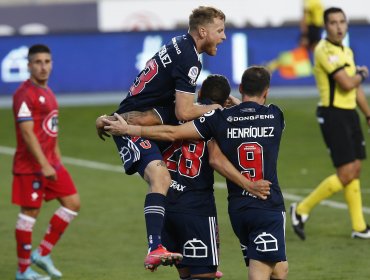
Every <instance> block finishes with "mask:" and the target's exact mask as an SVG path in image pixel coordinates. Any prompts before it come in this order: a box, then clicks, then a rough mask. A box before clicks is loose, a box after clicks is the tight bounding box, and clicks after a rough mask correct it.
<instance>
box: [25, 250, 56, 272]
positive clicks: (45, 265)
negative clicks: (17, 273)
mask: <svg viewBox="0 0 370 280" xmlns="http://www.w3.org/2000/svg"><path fill="white" fill-rule="evenodd" d="M31 260H32V262H33V263H34V264H36V265H37V266H38V267H39V268H41V269H43V270H44V271H46V272H47V273H48V274H49V275H50V276H51V277H53V278H61V277H62V273H61V272H60V271H59V270H58V269H57V268H56V267H55V266H54V263H53V261H52V259H51V257H50V254H49V255H46V256H41V255H40V254H39V252H38V250H37V249H36V250H35V251H33V253H32V254H31Z"/></svg>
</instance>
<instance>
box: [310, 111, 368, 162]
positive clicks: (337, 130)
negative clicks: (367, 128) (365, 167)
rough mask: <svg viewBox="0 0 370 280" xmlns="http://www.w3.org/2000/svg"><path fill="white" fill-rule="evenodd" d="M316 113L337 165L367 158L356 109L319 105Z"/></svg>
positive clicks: (326, 142) (332, 157)
mask: <svg viewBox="0 0 370 280" xmlns="http://www.w3.org/2000/svg"><path fill="white" fill-rule="evenodd" d="M316 115H317V120H318V122H319V124H320V128H321V132H322V135H323V137H324V140H325V144H326V146H327V147H328V149H329V151H330V156H331V159H332V161H333V164H334V166H335V167H340V166H342V165H344V164H347V163H350V162H353V161H355V160H356V159H359V160H362V159H365V158H366V150H365V140H364V136H363V134H362V130H361V125H360V118H359V116H358V113H357V111H356V110H355V109H353V110H347V109H339V108H334V107H318V108H317V111H316Z"/></svg>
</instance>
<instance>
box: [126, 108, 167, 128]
mask: <svg viewBox="0 0 370 280" xmlns="http://www.w3.org/2000/svg"><path fill="white" fill-rule="evenodd" d="M121 116H122V118H123V119H124V120H125V121H126V122H127V123H128V124H130V125H155V124H161V119H160V118H159V116H158V115H157V114H156V113H155V111H154V110H149V111H145V112H139V111H130V112H127V113H123V114H121Z"/></svg>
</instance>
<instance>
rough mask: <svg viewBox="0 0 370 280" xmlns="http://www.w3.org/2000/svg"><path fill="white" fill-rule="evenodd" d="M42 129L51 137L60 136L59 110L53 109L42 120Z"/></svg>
mask: <svg viewBox="0 0 370 280" xmlns="http://www.w3.org/2000/svg"><path fill="white" fill-rule="evenodd" d="M42 129H43V130H44V131H45V132H46V134H48V135H49V136H51V137H57V136H58V110H53V111H51V112H50V113H49V115H47V117H46V118H45V119H44V121H43V122H42Z"/></svg>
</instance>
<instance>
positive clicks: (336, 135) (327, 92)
mask: <svg viewBox="0 0 370 280" xmlns="http://www.w3.org/2000/svg"><path fill="white" fill-rule="evenodd" d="M324 25H325V29H326V32H327V38H326V39H323V40H321V41H320V42H319V44H318V45H317V46H316V48H315V51H314V64H315V65H314V75H315V78H316V84H317V88H318V90H319V93H320V102H319V106H318V108H317V119H318V122H319V124H320V128H321V132H322V135H323V137H324V140H325V143H326V145H327V147H328V149H329V151H330V156H331V159H332V161H333V164H334V166H335V168H336V173H335V174H333V175H330V176H329V177H327V178H325V179H324V180H323V181H322V182H321V183H320V184H319V185H318V186H317V187H316V189H315V190H314V191H313V192H311V193H310V194H309V195H308V196H307V197H306V198H304V199H303V200H302V201H301V202H299V203H293V204H292V205H291V208H290V211H291V219H292V225H293V229H294V232H295V233H296V234H297V235H298V236H299V237H300V238H301V239H302V240H304V239H305V237H306V236H305V232H304V223H305V222H306V221H307V219H308V216H309V214H310V212H311V210H312V209H313V208H314V207H315V206H316V205H317V204H318V203H319V202H320V201H322V200H324V199H326V198H328V197H330V196H331V195H333V194H334V193H336V192H338V191H341V190H343V191H344V196H345V199H346V202H347V205H348V208H349V214H350V217H351V222H352V234H351V236H352V237H353V238H362V239H370V227H369V225H367V224H366V222H365V219H364V215H363V212H362V199H361V189H360V180H359V178H360V172H361V160H363V159H365V158H366V152H365V141H364V136H363V134H362V131H361V125H360V118H359V115H358V113H357V111H356V105H358V107H359V108H360V110H361V111H362V113H363V114H364V115H365V117H366V121H367V124H368V125H369V126H370V109H369V106H368V103H367V100H366V97H365V93H364V91H363V89H362V87H361V83H362V82H363V81H364V80H365V79H366V78H367V77H368V76H369V70H368V68H367V67H366V66H361V67H360V66H357V67H356V65H355V62H354V59H353V52H352V50H351V49H350V48H348V47H345V46H343V45H342V41H343V38H344V36H345V35H346V33H347V29H348V24H347V19H346V16H345V14H344V12H343V10H342V9H340V8H329V9H327V10H325V12H324Z"/></svg>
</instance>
